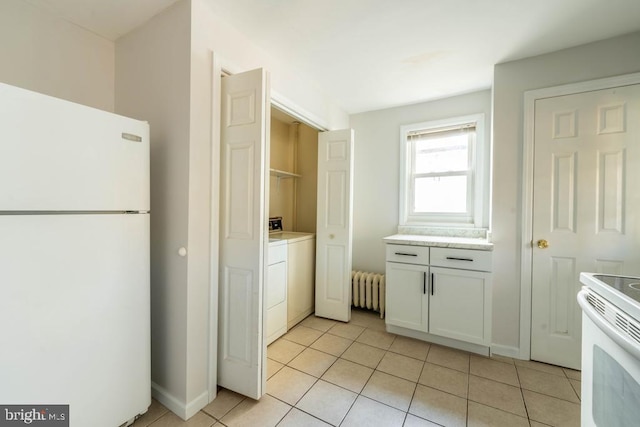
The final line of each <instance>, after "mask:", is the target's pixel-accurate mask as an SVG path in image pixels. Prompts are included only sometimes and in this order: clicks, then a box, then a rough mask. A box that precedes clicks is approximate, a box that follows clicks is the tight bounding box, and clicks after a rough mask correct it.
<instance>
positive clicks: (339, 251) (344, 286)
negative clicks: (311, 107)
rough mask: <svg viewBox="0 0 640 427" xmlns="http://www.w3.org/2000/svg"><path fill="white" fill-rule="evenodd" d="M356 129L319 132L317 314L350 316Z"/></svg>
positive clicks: (338, 318) (342, 317) (336, 316)
mask: <svg viewBox="0 0 640 427" xmlns="http://www.w3.org/2000/svg"><path fill="white" fill-rule="evenodd" d="M353 140H354V135H353V130H352V129H345V130H338V131H330V132H322V133H320V134H319V135H318V219H317V228H316V239H317V246H316V248H317V251H316V316H321V317H326V318H329V319H334V320H340V321H343V322H348V321H349V320H350V319H351V250H352V242H353V238H352V235H353Z"/></svg>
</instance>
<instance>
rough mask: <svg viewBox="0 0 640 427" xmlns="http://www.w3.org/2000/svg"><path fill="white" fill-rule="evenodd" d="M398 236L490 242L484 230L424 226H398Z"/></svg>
mask: <svg viewBox="0 0 640 427" xmlns="http://www.w3.org/2000/svg"><path fill="white" fill-rule="evenodd" d="M398 234H413V235H420V236H443V237H464V238H469V239H486V240H488V241H490V238H491V233H490V232H489V230H488V229H486V228H459V227H435V226H426V225H399V226H398Z"/></svg>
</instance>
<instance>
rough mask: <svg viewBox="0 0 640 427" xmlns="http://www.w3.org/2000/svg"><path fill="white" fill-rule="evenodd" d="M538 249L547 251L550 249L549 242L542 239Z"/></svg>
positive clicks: (539, 241)
mask: <svg viewBox="0 0 640 427" xmlns="http://www.w3.org/2000/svg"><path fill="white" fill-rule="evenodd" d="M538 247H539V248H540V249H547V248H548V247H549V242H547V241H546V240H544V239H540V240H538Z"/></svg>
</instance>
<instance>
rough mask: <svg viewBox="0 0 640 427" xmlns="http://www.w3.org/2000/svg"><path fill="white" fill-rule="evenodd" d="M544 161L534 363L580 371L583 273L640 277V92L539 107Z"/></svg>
mask: <svg viewBox="0 0 640 427" xmlns="http://www.w3.org/2000/svg"><path fill="white" fill-rule="evenodd" d="M534 161H535V166H534V194H533V199H534V208H533V242H532V244H533V245H534V255H533V266H532V272H533V273H532V307H531V308H532V315H531V358H532V359H534V360H539V361H542V362H547V363H552V364H555V365H560V366H566V367H570V368H575V369H580V357H581V350H580V347H581V312H580V308H579V306H578V304H577V301H576V295H577V292H578V291H579V290H580V287H581V286H580V282H579V278H578V276H579V273H580V272H581V271H591V272H602V273H616V274H633V275H637V274H640V215H637V212H638V211H639V210H640V85H634V86H626V87H618V88H612V89H604V90H599V91H593V92H585V93H580V94H574V95H565V96H559V97H554V98H547V99H542V100H538V101H536V105H535V160H534ZM545 241H546V242H547V244H548V247H545V246H546V245H545Z"/></svg>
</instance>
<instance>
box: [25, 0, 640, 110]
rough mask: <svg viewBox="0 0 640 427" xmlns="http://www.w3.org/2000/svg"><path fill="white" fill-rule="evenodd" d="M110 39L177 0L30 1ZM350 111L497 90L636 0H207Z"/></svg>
mask: <svg viewBox="0 0 640 427" xmlns="http://www.w3.org/2000/svg"><path fill="white" fill-rule="evenodd" d="M26 1H28V2H29V3H31V4H33V5H36V6H38V7H41V8H44V9H46V10H48V11H49V12H51V13H54V14H56V15H57V16H60V17H62V18H65V19H67V20H69V21H71V22H73V23H75V24H77V25H79V26H81V27H83V28H86V29H88V30H90V31H93V32H94V33H96V34H99V35H101V36H103V37H105V38H107V39H109V40H116V39H117V38H118V37H120V36H121V35H123V34H126V33H127V32H129V31H130V30H132V29H134V28H136V27H137V26H139V25H141V24H143V23H144V22H146V21H147V20H148V19H150V18H151V17H152V16H154V15H155V14H157V13H159V12H160V11H162V10H163V9H165V8H166V7H168V6H170V5H171V4H172V3H175V2H176V1H177V0H26ZM204 1H205V2H206V3H208V4H209V6H210V7H211V8H212V10H213V11H214V12H215V13H216V14H217V15H218V16H220V17H221V18H223V19H225V20H227V21H228V22H230V23H231V24H232V25H233V26H234V27H236V28H237V29H238V30H240V31H242V32H243V33H245V35H247V36H248V37H249V38H250V39H252V40H253V41H254V43H255V44H256V45H258V46H259V47H261V48H262V49H264V50H265V51H267V52H269V54H270V55H271V56H272V57H274V58H275V59H277V60H279V61H282V62H286V63H287V65H288V67H289V68H290V69H291V70H294V71H296V72H301V73H303V74H305V75H306V76H307V77H308V78H310V79H312V80H313V81H315V82H316V83H317V84H318V85H319V87H321V88H322V89H323V90H324V91H325V92H326V93H328V94H329V95H331V96H332V97H333V98H334V99H335V101H336V102H337V103H338V105H340V106H341V107H342V108H343V109H344V110H345V111H347V112H348V113H351V114H353V113H357V112H363V111H370V110H377V109H382V108H387V107H394V106H398V105H405V104H411V103H416V102H421V101H428V100H432V99H437V98H443V97H447V96H451V95H456V94H461V93H467V92H472V91H476V90H480V89H485V88H489V87H490V86H491V82H492V79H493V66H494V64H497V63H501V62H506V61H510V60H515V59H520V58H525V57H529V56H535V55H539V54H543V53H547V52H552V51H555V50H560V49H563V48H567V47H572V46H577V45H580V44H584V43H589V42H592V41H596V40H601V39H605V38H609V37H614V36H617V35H621V34H626V33H630V32H633V31H637V30H640V19H638V18H639V17H640V1H638V0H395V1H390V0H204Z"/></svg>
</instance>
